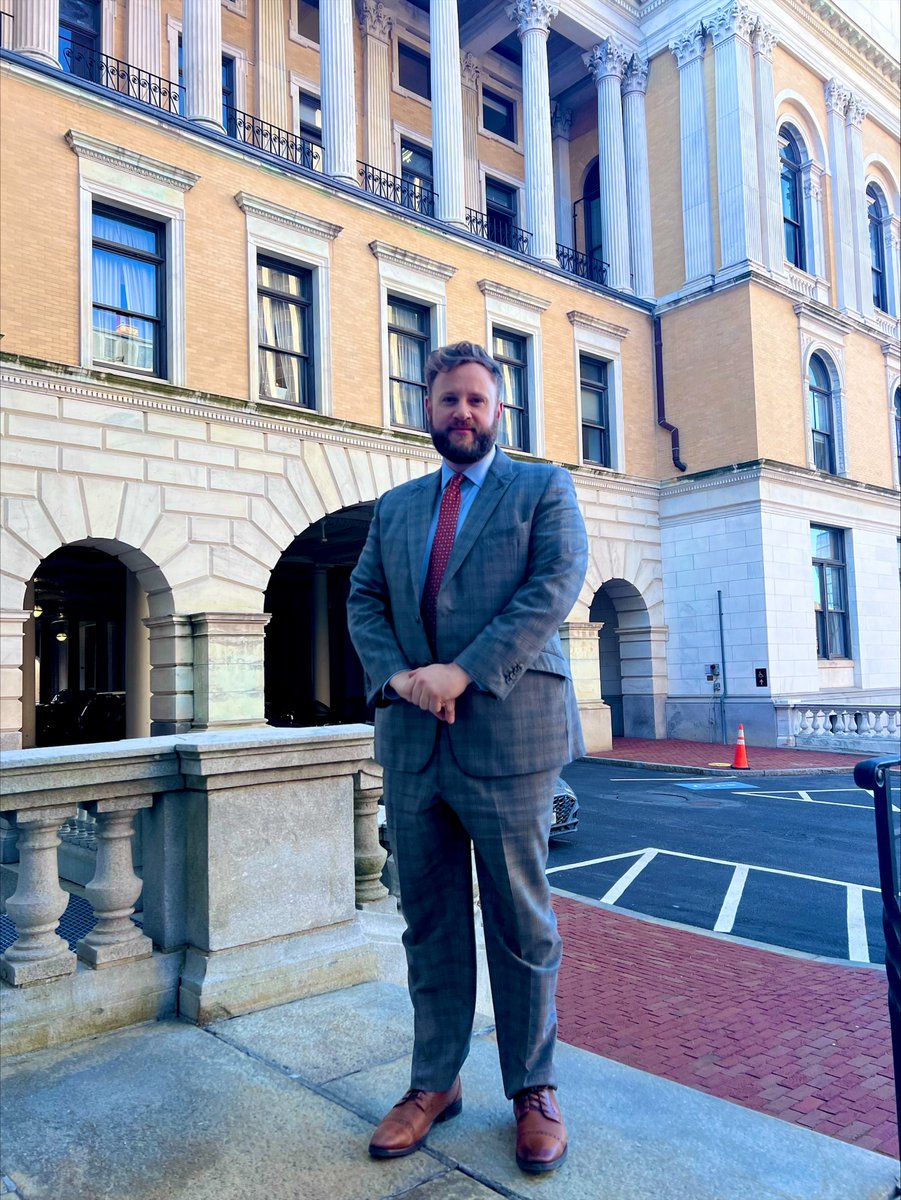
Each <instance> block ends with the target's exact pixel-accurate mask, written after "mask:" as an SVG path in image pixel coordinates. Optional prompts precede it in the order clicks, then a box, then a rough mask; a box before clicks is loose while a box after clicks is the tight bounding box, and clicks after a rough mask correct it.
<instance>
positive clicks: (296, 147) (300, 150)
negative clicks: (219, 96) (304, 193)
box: [222, 104, 322, 171]
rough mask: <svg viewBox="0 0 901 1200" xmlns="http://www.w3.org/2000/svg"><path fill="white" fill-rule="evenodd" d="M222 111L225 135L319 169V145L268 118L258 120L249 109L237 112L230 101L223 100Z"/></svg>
mask: <svg viewBox="0 0 901 1200" xmlns="http://www.w3.org/2000/svg"><path fill="white" fill-rule="evenodd" d="M222 112H223V116H224V118H225V132H226V133H227V134H228V136H229V137H233V138H235V139H236V140H237V141H239V142H243V143H244V144H245V145H246V146H254V147H256V149H257V150H265V151H266V152H267V153H268V154H275V155H277V157H278V158H283V159H285V161H286V162H291V163H296V164H297V165H298V166H300V167H307V168H309V170H311V171H321V170H322V148H321V147H320V146H317V145H315V143H313V142H310V141H307V139H306V138H303V137H300V136H299V135H298V134H296V133H289V132H288V131H287V129H279V127H278V126H277V125H270V124H269V122H268V121H260V120H259V119H258V118H257V117H252V116H251V115H250V114H249V113H246V112H241V110H240V109H239V108H232V107H231V105H230V104H224V105H223V106H222Z"/></svg>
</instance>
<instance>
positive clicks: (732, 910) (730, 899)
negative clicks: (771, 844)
mask: <svg viewBox="0 0 901 1200" xmlns="http://www.w3.org/2000/svg"><path fill="white" fill-rule="evenodd" d="M749 870H750V868H749V867H746V866H743V865H741V866H737V867H736V868H735V870H734V871H733V872H732V879H731V880H730V883H729V887H728V889H727V891H726V898H725V900H723V907H722V908H721V909H720V915H719V916H718V917H717V919H716V924H715V925H714V927H713V932H714V933H731V932H732V926H733V925H734V924H735V914H736V913H737V912H738V905H739V901H740V900H741V894H742V892H743V891H744V890H745V883H746V882H747V879H748V871H749Z"/></svg>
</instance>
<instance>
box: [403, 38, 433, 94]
mask: <svg viewBox="0 0 901 1200" xmlns="http://www.w3.org/2000/svg"><path fill="white" fill-rule="evenodd" d="M397 82H398V83H399V84H400V86H401V87H402V88H404V89H405V90H406V91H408V92H413V94H414V95H416V96H422V98H423V100H431V98H432V76H431V66H430V63H429V56H428V55H427V54H422V53H420V51H419V50H414V49H413V47H412V46H408V45H407V44H406V43H405V42H398V43H397Z"/></svg>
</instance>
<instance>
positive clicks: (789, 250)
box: [779, 125, 807, 271]
mask: <svg viewBox="0 0 901 1200" xmlns="http://www.w3.org/2000/svg"><path fill="white" fill-rule="evenodd" d="M801 162H802V157H801V151H800V149H799V148H798V141H797V139H796V137H795V135H794V134H793V133H792V132H791V130H790V129H789V128H788V126H786V125H783V127H782V129H781V130H780V131H779V163H780V168H781V172H780V178H781V188H782V230H783V233H784V236H785V258H786V261H787V262H790V263H791V264H792V266H795V267H797V268H798V269H799V270H801V271H804V270H806V269H807V267H806V262H805V256H804V229H803V223H802V211H803V210H802V207H801Z"/></svg>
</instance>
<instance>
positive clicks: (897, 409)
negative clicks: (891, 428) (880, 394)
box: [895, 387, 901, 487]
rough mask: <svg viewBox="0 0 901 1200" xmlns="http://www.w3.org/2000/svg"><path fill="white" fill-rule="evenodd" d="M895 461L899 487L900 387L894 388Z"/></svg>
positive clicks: (900, 476)
mask: <svg viewBox="0 0 901 1200" xmlns="http://www.w3.org/2000/svg"><path fill="white" fill-rule="evenodd" d="M895 462H896V463H897V466H898V486H899V487H901V387H896V388H895Z"/></svg>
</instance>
